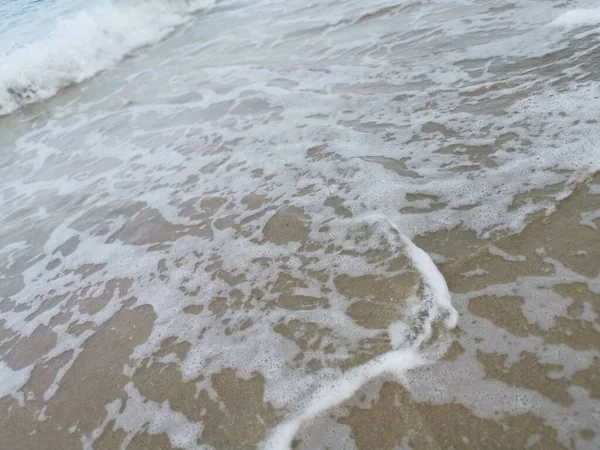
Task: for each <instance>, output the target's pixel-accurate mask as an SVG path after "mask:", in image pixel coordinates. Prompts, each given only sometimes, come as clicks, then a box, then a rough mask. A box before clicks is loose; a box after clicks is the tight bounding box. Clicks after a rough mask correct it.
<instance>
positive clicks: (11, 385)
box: [0, 361, 32, 403]
mask: <svg viewBox="0 0 600 450" xmlns="http://www.w3.org/2000/svg"><path fill="white" fill-rule="evenodd" d="M31 370H32V367H25V368H24V369H21V370H13V369H11V368H10V367H9V366H8V365H7V364H6V363H5V362H4V361H0V398H2V397H5V396H7V395H11V396H13V397H14V398H16V399H18V400H19V402H20V403H22V394H21V395H17V394H16V392H17V391H18V390H19V389H21V387H23V385H24V384H25V383H27V380H29V376H30V375H31Z"/></svg>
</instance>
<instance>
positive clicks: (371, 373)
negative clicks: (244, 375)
mask: <svg viewBox="0 0 600 450" xmlns="http://www.w3.org/2000/svg"><path fill="white" fill-rule="evenodd" d="M425 362H426V361H425V360H424V359H423V358H421V357H420V356H419V355H418V353H417V352H416V351H415V350H413V349H404V350H396V351H393V352H388V353H386V354H384V355H381V356H379V357H377V358H375V359H373V360H371V361H369V362H368V363H366V364H364V365H362V366H359V367H356V368H355V369H352V370H349V371H348V372H346V373H345V374H344V376H343V377H342V378H341V379H338V380H335V381H331V382H329V383H325V384H323V385H322V386H321V388H320V389H319V390H318V391H317V392H315V394H314V395H313V396H312V397H311V398H310V400H309V402H308V406H307V407H306V409H305V410H304V411H303V412H302V414H300V415H299V416H296V417H295V418H293V419H292V420H289V421H287V422H284V423H282V424H280V425H278V426H277V427H276V428H275V429H274V430H273V431H272V432H271V433H270V434H269V436H268V437H267V439H266V440H265V441H264V442H263V443H262V445H261V448H263V449H273V450H280V449H285V448H291V444H292V440H293V439H294V436H295V435H296V433H297V432H298V429H299V428H300V426H301V425H302V424H303V423H304V422H306V421H309V420H311V419H313V418H315V417H316V416H318V415H319V414H320V413H322V412H324V411H327V410H328V409H330V408H332V407H334V406H336V405H339V404H340V403H341V402H343V401H344V400H348V399H349V398H350V397H352V396H353V395H354V394H355V392H356V391H357V390H358V389H360V387H361V386H362V385H364V384H365V383H366V382H367V381H369V380H371V379H373V378H376V377H379V376H381V375H385V374H390V375H393V376H399V375H401V374H402V373H403V372H406V371H407V370H409V369H412V368H415V367H418V366H420V365H423V364H425Z"/></svg>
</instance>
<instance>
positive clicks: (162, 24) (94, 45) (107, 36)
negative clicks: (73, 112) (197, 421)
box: [0, 0, 214, 115]
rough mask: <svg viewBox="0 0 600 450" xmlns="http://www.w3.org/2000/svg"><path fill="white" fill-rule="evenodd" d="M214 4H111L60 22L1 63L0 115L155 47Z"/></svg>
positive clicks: (200, 0) (209, 0)
mask: <svg viewBox="0 0 600 450" xmlns="http://www.w3.org/2000/svg"><path fill="white" fill-rule="evenodd" d="M213 4H214V0H196V1H186V0H176V1H160V0H150V1H145V2H142V1H138V2H131V3H124V2H110V3H103V4H101V5H98V6H96V7H94V8H91V9H90V10H85V11H80V12H78V13H77V14H75V15H74V16H72V17H67V18H64V19H62V20H61V21H60V22H59V23H58V24H57V26H56V27H55V29H54V30H53V31H52V33H51V34H50V36H49V37H48V38H46V39H44V40H39V41H35V42H32V43H30V44H28V45H25V46H23V47H20V48H17V49H16V50H14V51H13V52H12V53H9V54H8V55H6V56H3V57H2V60H1V61H0V115H5V114H10V113H11V112H13V111H15V110H17V109H19V108H20V107H22V106H23V105H26V104H29V103H33V102H36V101H39V100H44V99H47V98H50V97H52V96H53V95H54V94H56V93H57V92H58V91H59V90H60V89H62V88H64V87H66V86H69V85H71V84H74V83H79V82H81V81H84V80H86V79H89V78H91V77H93V76H94V75H96V74H97V73H99V72H101V71H102V70H105V69H107V68H109V67H111V66H113V65H115V64H116V63H118V62H119V61H120V60H122V59H123V58H124V57H125V56H127V55H129V54H130V53H131V52H132V51H134V50H136V49H138V48H140V47H143V46H146V45H150V44H154V43H156V42H158V41H160V40H161V39H163V38H164V37H165V36H167V35H168V34H169V33H171V32H172V31H173V30H174V29H175V28H176V27H178V26H180V25H183V24H184V23H186V22H187V21H188V20H190V19H191V17H192V15H193V14H194V13H196V12H198V11H200V10H202V9H206V8H210V7H211V6H212V5H213Z"/></svg>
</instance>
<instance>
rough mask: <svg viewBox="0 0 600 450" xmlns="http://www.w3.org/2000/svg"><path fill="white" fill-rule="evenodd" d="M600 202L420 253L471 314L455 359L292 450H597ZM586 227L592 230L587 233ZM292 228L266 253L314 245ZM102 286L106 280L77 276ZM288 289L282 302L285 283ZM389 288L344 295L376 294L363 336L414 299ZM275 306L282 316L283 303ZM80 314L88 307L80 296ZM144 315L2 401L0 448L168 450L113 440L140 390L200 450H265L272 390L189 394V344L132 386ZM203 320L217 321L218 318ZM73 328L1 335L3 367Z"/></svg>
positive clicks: (318, 332)
mask: <svg viewBox="0 0 600 450" xmlns="http://www.w3.org/2000/svg"><path fill="white" fill-rule="evenodd" d="M598 187H600V175H596V176H594V177H592V178H591V179H589V180H586V181H585V182H582V183H581V184H580V185H578V186H577V187H576V188H575V190H574V191H573V193H572V194H571V195H570V196H569V197H567V198H566V199H564V200H562V201H561V202H559V203H558V204H557V206H556V210H555V211H554V212H552V213H551V214H548V215H545V214H538V215H536V216H533V217H531V219H530V220H529V223H528V224H527V226H526V227H525V228H524V229H523V230H522V231H521V232H520V233H516V234H505V235H497V236H494V237H493V238H490V239H487V240H486V239H477V238H475V236H474V235H473V234H472V233H469V232H468V231H467V230H461V229H454V230H451V231H448V232H438V233H432V234H428V235H422V236H418V237H417V238H415V242H417V243H418V244H419V245H420V246H422V247H423V248H424V249H429V250H431V251H432V252H433V251H435V252H437V253H438V258H439V259H440V258H441V256H443V260H444V261H445V262H443V263H440V264H439V268H440V270H441V271H442V273H443V274H444V276H445V277H446V280H447V282H448V285H449V288H450V290H451V291H452V292H453V296H454V304H455V305H456V307H457V308H458V310H459V313H460V323H459V326H458V328H457V329H455V330H453V331H452V332H450V333H449V334H447V333H448V332H443V333H446V334H447V339H449V345H448V348H447V352H446V354H445V355H444V356H443V357H442V359H441V360H440V361H438V362H436V363H433V364H431V365H428V366H426V367H424V368H420V369H414V370H412V371H410V372H409V373H408V374H406V375H405V378H404V379H403V382H399V381H398V380H394V379H389V378H386V377H384V378H378V379H374V380H371V381H370V382H369V383H368V384H367V385H366V386H364V387H363V388H361V390H360V391H359V392H357V393H356V394H355V395H354V396H353V397H352V399H351V400H349V401H346V402H344V403H343V404H342V405H339V406H337V407H334V408H332V409H331V410H329V411H327V412H326V413H324V414H323V415H322V417H317V418H315V420H314V421H311V422H308V423H306V424H305V425H304V427H303V428H302V429H301V430H300V433H299V434H298V436H297V440H296V441H295V443H294V448H321V447H323V446H324V445H326V444H327V443H328V433H329V434H331V431H330V430H331V427H333V426H334V425H333V424H334V423H337V424H339V425H340V426H343V427H345V428H346V429H347V433H348V436H349V437H350V438H351V439H352V440H353V441H354V444H355V445H356V447H357V448H360V449H372V448H377V449H393V448H398V447H400V448H404V447H407V448H408V447H410V448H413V449H432V448H443V449H446V448H505V449H508V448H540V449H541V448H544V449H548V448H593V447H594V446H595V444H594V443H595V442H598V441H597V439H598V437H597V434H598V433H599V432H600V429H599V427H600V426H599V425H598V424H599V423H600V422H599V421H598V420H597V419H598V416H597V414H598V408H599V405H600V402H599V401H598V399H599V398H600V391H599V386H600V332H599V324H600V294H599V293H598V292H597V290H598V286H597V284H595V283H597V281H594V280H597V277H598V274H599V272H600V232H599V231H598V228H597V227H598V226H600V218H599V217H596V216H597V211H598V210H600V190H598ZM536 194H537V195H540V194H539V193H536ZM589 213H592V214H596V216H594V218H592V219H590V220H589V221H586V222H584V223H582V219H581V218H582V217H585V215H586V214H589ZM288 214H289V213H285V212H282V213H281V215H280V216H279V218H276V219H272V220H271V221H269V222H268V224H267V228H266V229H265V235H266V236H267V238H271V239H273V240H284V239H298V240H302V239H306V234H305V232H304V231H303V227H302V224H301V222H299V221H298V219H297V218H294V217H295V216H291V215H288ZM274 217H277V216H274ZM166 231H167V230H166V229H162V230H160V233H165V232H166ZM69 245H76V244H73V243H69V244H68V245H65V246H63V247H62V248H61V249H60V251H61V252H63V254H68V253H69V251H70V249H69ZM94 270H100V268H98V267H82V268H81V271H88V272H90V271H94ZM280 280H281V283H282V287H281V288H280V289H281V291H282V292H284V291H285V287H284V285H285V283H286V275H285V274H282V275H281V277H280ZM288 283H289V278H288ZM388 283H389V284H385V283H384V284H382V283H381V282H377V281H375V280H370V279H368V278H363V279H360V280H346V283H345V285H344V287H343V288H344V289H348V290H350V291H352V290H353V291H354V293H355V295H356V296H358V297H360V296H361V293H360V292H361V290H364V291H366V292H370V293H376V295H375V298H374V299H372V300H370V301H369V305H368V307H365V308H362V307H361V306H360V302H358V303H356V304H355V305H357V306H355V307H354V308H353V311H352V312H349V314H350V315H351V316H352V318H353V319H354V320H355V321H356V322H357V323H360V324H362V325H364V326H367V327H376V328H377V327H381V328H385V326H386V325H387V323H386V321H389V317H391V316H392V315H391V314H390V313H389V309H390V308H391V307H392V306H393V305H390V304H389V303H386V298H388V295H389V292H390V291H394V290H397V289H398V288H399V287H402V286H407V285H410V283H407V281H406V280H401V279H398V280H388ZM129 284H130V283H129V282H128V281H127V280H124V279H113V280H110V281H108V282H107V283H106V287H105V291H104V294H102V295H100V296H98V297H94V298H89V299H87V300H85V306H86V307H88V308H100V307H101V305H102V303H103V302H106V301H107V299H108V298H112V295H113V293H116V295H118V296H120V297H122V298H127V296H128V289H129ZM63 297H64V296H63ZM63 297H61V298H60V299H57V298H49V299H48V300H46V301H44V303H42V305H41V307H40V308H39V309H37V310H36V311H31V315H32V316H33V315H36V314H40V313H42V312H43V311H44V310H48V309H49V308H52V306H53V304H54V303H57V302H59V301H61V300H62V299H63ZM280 298H282V299H281V302H284V303H285V302H286V300H285V296H282V297H280ZM71 301H73V302H80V301H84V300H82V299H81V297H80V296H79V295H78V291H77V287H76V286H75V287H74V289H73V296H72V299H71ZM294 301H295V302H298V299H297V298H296V299H295V300H294ZM322 301H323V302H325V301H326V299H323V300H322ZM134 302H135V299H133V298H130V299H129V300H125V301H124V302H123V304H122V307H121V309H120V311H119V312H117V313H116V314H114V315H113V316H112V317H111V318H110V319H109V320H108V321H106V322H105V323H103V324H102V325H100V326H95V325H94V324H92V323H87V324H86V323H82V324H80V325H79V326H77V327H75V326H72V327H71V330H69V332H70V333H73V334H78V333H82V332H83V331H84V330H86V329H92V330H93V334H92V335H91V336H90V337H89V338H88V339H87V340H86V341H85V344H84V346H83V350H82V351H81V353H80V354H79V355H78V356H77V357H76V358H75V359H74V360H73V359H72V355H71V354H70V352H67V353H64V354H61V355H58V356H56V357H54V358H51V359H49V360H40V361H38V362H37V363H36V364H35V366H34V369H33V371H32V372H31V377H30V379H29V381H28V382H27V384H26V385H25V386H24V387H23V388H22V389H21V392H22V397H21V398H18V399H17V398H11V397H4V398H2V399H1V400H0V411H1V413H0V417H1V421H0V435H1V436H2V442H3V446H5V447H6V448H56V449H58V448H60V449H69V448H80V447H81V446H82V438H83V439H84V440H83V442H85V439H86V438H85V436H88V438H87V439H89V436H91V434H92V432H93V431H94V430H97V429H101V430H102V431H101V434H100V435H99V436H97V438H96V439H95V440H94V442H93V448H98V449H114V448H119V447H120V446H121V445H122V444H124V443H126V444H127V445H126V447H127V448H131V449H136V448H139V449H163V448H164V449H167V448H172V444H171V443H170V441H169V439H168V437H167V435H166V434H165V433H150V432H141V433H138V434H136V435H135V436H133V438H131V437H130V438H129V439H127V440H126V438H127V433H126V432H125V431H123V430H121V429H116V428H115V422H114V420H113V421H107V408H108V407H107V405H110V404H115V405H119V404H120V407H121V409H123V408H124V407H125V404H124V402H125V400H126V399H127V401H128V402H135V401H136V400H135V399H134V398H132V397H131V396H130V395H131V392H130V391H131V388H130V387H131V386H135V389H137V391H138V392H139V394H140V395H142V396H143V397H145V399H143V398H140V399H139V400H137V401H140V402H142V403H143V402H145V401H147V400H151V401H154V402H157V403H159V404H165V402H166V403H167V404H168V405H169V408H170V410H171V411H173V412H174V413H176V414H180V415H182V417H185V419H187V420H188V421H190V422H202V423H203V426H202V427H201V428H199V429H198V431H197V442H198V443H202V444H206V445H210V446H213V447H214V448H236V449H237V448H240V449H241V448H248V449H249V448H255V447H256V445H257V444H259V442H260V441H261V440H262V439H264V437H265V433H266V432H267V431H268V430H269V429H270V428H271V427H273V426H274V425H276V424H277V423H278V422H279V421H280V420H281V417H282V416H281V414H280V413H279V412H278V411H277V410H276V409H275V408H274V407H273V406H272V405H271V404H269V403H268V402H265V401H264V398H263V394H264V382H265V379H264V376H263V375H262V374H260V373H254V374H253V375H252V376H251V377H249V378H244V377H241V376H239V375H238V374H237V373H236V371H235V370H233V369H226V370H224V371H222V372H221V373H218V374H214V375H211V378H210V385H211V387H212V389H211V391H207V390H199V389H198V388H197V382H198V381H199V380H189V381H184V380H183V379H182V374H181V372H180V366H179V365H178V363H177V362H178V361H183V360H184V359H185V358H186V355H187V352H188V351H189V349H190V344H189V343H188V342H185V341H176V340H173V339H166V340H165V341H164V342H163V344H162V348H161V349H160V351H159V352H156V353H155V354H153V355H152V357H151V358H148V360H146V361H142V362H140V363H138V364H136V369H135V370H134V371H132V373H131V374H129V375H125V374H124V371H123V368H124V367H127V365H128V364H131V355H132V352H133V349H134V348H135V346H136V345H139V344H141V343H143V342H144V341H145V340H146V339H147V338H148V336H149V334H150V331H151V329H152V326H153V322H154V320H155V319H156V315H155V313H154V312H153V308H152V307H151V306H149V305H144V306H137V307H132V306H131V305H133V304H134ZM0 306H1V308H2V310H3V311H6V310H9V309H12V308H17V307H18V305H14V304H12V303H11V302H10V300H4V301H3V302H2V303H1V305H0ZM204 307H205V306H204V305H197V306H190V307H188V308H187V309H186V311H185V313H186V314H191V315H193V314H198V313H200V312H201V311H202V310H203V308H204ZM207 307H209V308H213V309H218V308H219V303H218V302H213V303H211V304H210V305H208V306H207ZM283 307H285V305H284V306H283ZM303 307H316V305H307V304H304V305H303ZM541 312H543V313H541ZM532 317H533V318H537V319H538V320H532ZM542 319H543V320H542ZM64 322H65V318H63V317H61V315H60V314H59V315H56V316H54V317H53V318H52V320H51V321H50V322H49V323H48V325H47V326H39V327H38V328H37V329H36V330H35V332H34V333H33V334H32V335H31V336H30V337H28V338H26V339H18V338H11V333H10V330H8V329H6V328H4V327H2V345H1V346H0V355H1V356H2V361H3V362H4V363H5V364H8V365H9V366H10V367H12V368H14V369H15V370H18V369H20V368H22V367H25V366H27V365H29V364H31V363H33V362H35V361H36V359H38V358H39V356H40V355H43V354H45V352H47V351H48V349H49V348H52V347H53V346H54V344H55V342H54V339H55V338H54V336H55V334H54V332H53V328H55V327H59V326H60V325H61V323H64ZM1 323H2V322H0V324H1ZM275 331H276V332H277V333H280V334H281V335H282V336H283V337H284V338H285V339H291V340H293V341H294V342H295V343H296V344H297V346H298V348H299V350H300V353H299V354H298V358H302V356H301V355H302V352H303V351H308V350H309V349H310V348H311V347H314V346H319V345H320V344H319V341H320V339H321V336H322V334H323V333H326V332H327V331H326V330H323V329H319V327H317V326H316V325H311V324H310V323H304V322H302V321H299V320H291V321H290V322H289V323H287V324H285V325H283V324H282V325H281V326H279V328H278V329H276V330H275ZM438 338H439V336H438ZM434 340H435V339H434ZM429 344H431V342H430V343H429ZM389 345H390V344H389V341H388V340H386V339H385V338H383V337H382V338H381V339H380V340H373V341H372V342H369V343H368V346H367V347H368V350H367V351H365V352H364V353H363V355H362V356H361V355H360V354H357V355H356V360H354V361H352V362H350V363H346V365H345V366H344V367H349V366H348V364H350V366H352V365H355V364H358V363H360V362H362V361H363V360H364V359H365V358H367V359H368V358H372V357H373V356H374V355H376V354H380V353H381V352H385V351H388V350H389ZM427 345H428V344H426V346H427ZM167 356H168V358H166V357H167ZM161 358H162V359H161ZM315 364H317V362H315ZM310 365H311V363H310V362H309V363H308V366H309V367H310ZM60 372H65V373H64V377H63V378H62V380H61V381H60V385H59V386H58V388H57V390H56V393H55V394H54V395H53V396H52V397H51V398H50V399H48V400H47V401H46V400H45V398H44V393H45V392H47V390H48V389H49V388H51V387H52V383H53V382H54V380H55V378H56V376H57V374H59V373H60ZM202 378H203V376H200V380H202ZM128 391H129V397H128ZM46 395H47V394H46ZM512 396H522V398H523V408H520V410H518V411H511V410H510V409H508V408H507V405H509V404H513V405H514V403H511V402H510V401H507V398H510V397H512ZM503 397H504V398H503ZM118 399H121V400H122V401H123V402H121V403H119V402H118V401H117V400H118ZM146 399H147V400H146ZM115 401H117V403H115ZM513 407H514V406H513ZM148 419H149V418H148ZM140 420H141V421H144V420H147V419H145V418H143V417H140ZM171 420H173V421H177V420H178V417H173V418H171ZM149 423H151V420H149ZM147 426H149V425H146V426H145V427H147ZM99 427H100V428H99ZM145 427H142V429H144V428H145ZM329 438H330V436H329ZM324 443H325V444H324ZM329 444H335V442H329ZM338 445H339V442H338Z"/></svg>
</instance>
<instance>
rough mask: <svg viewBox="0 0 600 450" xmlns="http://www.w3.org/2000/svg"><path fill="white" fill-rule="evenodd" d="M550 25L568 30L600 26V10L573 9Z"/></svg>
mask: <svg viewBox="0 0 600 450" xmlns="http://www.w3.org/2000/svg"><path fill="white" fill-rule="evenodd" d="M550 25H552V26H555V27H560V28H564V29H566V30H573V29H575V28H580V27H587V26H594V25H598V26H600V8H590V9H583V8H581V9H573V10H571V11H568V12H566V13H563V14H561V15H560V16H558V17H557V18H556V19H554V20H553V21H552V23H551V24H550Z"/></svg>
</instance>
